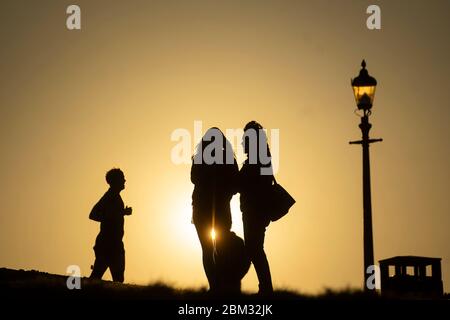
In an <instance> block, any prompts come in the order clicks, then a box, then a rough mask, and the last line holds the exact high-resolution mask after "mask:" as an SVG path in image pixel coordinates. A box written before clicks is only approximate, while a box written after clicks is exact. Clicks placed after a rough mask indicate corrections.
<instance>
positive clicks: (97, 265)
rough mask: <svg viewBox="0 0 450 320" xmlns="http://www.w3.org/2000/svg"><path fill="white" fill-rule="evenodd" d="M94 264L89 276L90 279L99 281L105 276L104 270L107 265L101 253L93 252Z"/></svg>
mask: <svg viewBox="0 0 450 320" xmlns="http://www.w3.org/2000/svg"><path fill="white" fill-rule="evenodd" d="M94 251H95V262H94V266H93V267H92V273H91V275H90V278H91V279H99V280H100V279H101V278H102V277H103V275H104V274H105V271H106V269H108V263H107V261H106V258H105V255H104V254H103V253H102V252H98V250H95V248H94Z"/></svg>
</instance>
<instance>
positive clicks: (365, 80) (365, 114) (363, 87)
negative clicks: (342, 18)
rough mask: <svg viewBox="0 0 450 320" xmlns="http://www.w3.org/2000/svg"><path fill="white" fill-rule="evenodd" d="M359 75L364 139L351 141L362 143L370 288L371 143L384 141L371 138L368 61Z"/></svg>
mask: <svg viewBox="0 0 450 320" xmlns="http://www.w3.org/2000/svg"><path fill="white" fill-rule="evenodd" d="M361 66H362V68H361V70H360V72H359V75H358V76H357V77H356V78H354V79H352V81H351V83H352V87H353V93H354V95H355V100H356V105H357V106H358V110H359V111H360V112H361V111H362V115H361V123H360V124H359V128H360V129H361V132H362V140H358V141H351V142H350V144H360V145H361V146H362V151H363V152H362V156H363V159H362V160H363V208H364V215H363V224H364V290H366V291H367V290H369V288H368V286H367V280H368V278H369V276H370V274H369V273H368V272H367V271H368V267H369V266H373V265H374V258H373V256H374V254H373V235H372V201H371V191H370V159H369V145H370V144H371V143H374V142H379V141H383V139H370V138H369V131H370V128H371V127H372V125H371V124H370V123H369V116H370V114H371V113H372V112H371V109H372V104H373V99H374V96H375V88H376V85H377V80H375V78H373V77H371V76H369V73H368V72H367V70H366V62H365V61H364V60H363V61H362V63H361Z"/></svg>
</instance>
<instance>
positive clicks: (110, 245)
mask: <svg viewBox="0 0 450 320" xmlns="http://www.w3.org/2000/svg"><path fill="white" fill-rule="evenodd" d="M106 182H107V183H108V184H109V189H108V191H106V193H105V194H104V195H103V197H102V198H101V199H100V200H99V201H98V202H97V204H96V205H95V206H94V208H92V211H91V213H90V214H89V219H91V220H94V221H98V222H100V233H99V234H98V236H97V239H96V240H95V246H94V252H95V262H94V266H93V269H92V273H91V278H94V279H101V278H102V277H103V274H104V273H105V271H106V269H108V267H109V269H110V271H111V275H112V278H113V281H117V282H123V281H124V271H125V249H124V246H123V242H122V238H123V233H124V229H123V225H124V216H125V215H131V213H132V209H131V208H130V207H125V206H124V203H123V200H122V197H121V196H120V192H121V191H122V190H123V189H125V177H124V174H123V172H122V170H120V169H111V170H109V171H108V172H107V173H106Z"/></svg>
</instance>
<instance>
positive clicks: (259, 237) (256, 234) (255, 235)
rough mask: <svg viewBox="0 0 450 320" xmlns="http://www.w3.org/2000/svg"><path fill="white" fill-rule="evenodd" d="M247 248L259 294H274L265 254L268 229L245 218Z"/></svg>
mask: <svg viewBox="0 0 450 320" xmlns="http://www.w3.org/2000/svg"><path fill="white" fill-rule="evenodd" d="M243 220H244V221H243V222H244V223H243V224H244V238H245V247H246V250H247V253H248V255H249V257H250V260H251V261H252V262H253V265H254V267H255V271H256V274H257V276H258V281H259V292H260V293H263V294H267V293H269V294H270V293H272V292H273V286H272V276H271V274H270V268H269V262H268V261H267V256H266V253H265V252H264V236H265V230H266V227H265V226H264V224H261V223H259V222H258V221H252V220H251V219H248V218H244V219H243Z"/></svg>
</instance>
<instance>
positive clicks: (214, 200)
mask: <svg viewBox="0 0 450 320" xmlns="http://www.w3.org/2000/svg"><path fill="white" fill-rule="evenodd" d="M192 160H193V163H192V168H191V181H192V183H193V184H194V185H195V187H194V191H193V193H192V222H193V223H194V225H195V228H196V230H197V234H198V238H199V240H200V244H201V246H202V259H203V267H204V270H205V273H206V277H207V278H208V283H209V287H210V291H211V292H215V291H217V290H220V289H219V288H218V287H219V284H218V274H217V268H216V265H215V256H214V254H215V252H214V250H215V249H216V248H215V246H214V239H212V232H213V230H214V233H215V234H214V236H215V237H217V241H220V239H225V236H224V235H225V234H227V233H229V232H230V229H231V210H230V200H231V198H232V197H233V194H235V193H236V192H237V178H238V173H239V169H238V166H237V162H236V160H235V157H234V154H233V150H232V147H231V144H230V143H229V142H228V140H227V139H226V138H225V136H224V134H223V133H222V132H221V131H220V130H219V129H218V128H210V129H208V131H207V132H206V133H205V135H204V136H203V138H202V140H201V141H200V143H199V144H198V145H197V148H196V154H195V155H194V156H193V158H192Z"/></svg>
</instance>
